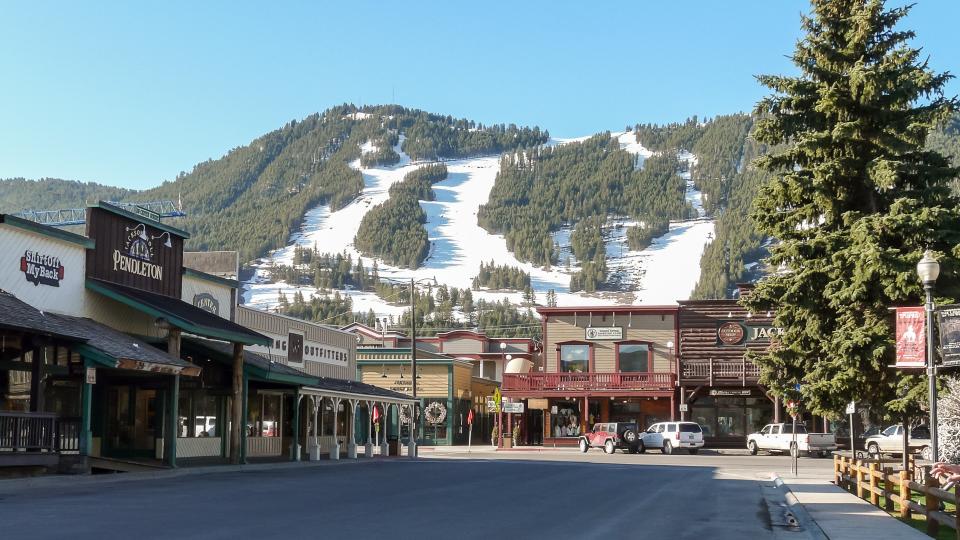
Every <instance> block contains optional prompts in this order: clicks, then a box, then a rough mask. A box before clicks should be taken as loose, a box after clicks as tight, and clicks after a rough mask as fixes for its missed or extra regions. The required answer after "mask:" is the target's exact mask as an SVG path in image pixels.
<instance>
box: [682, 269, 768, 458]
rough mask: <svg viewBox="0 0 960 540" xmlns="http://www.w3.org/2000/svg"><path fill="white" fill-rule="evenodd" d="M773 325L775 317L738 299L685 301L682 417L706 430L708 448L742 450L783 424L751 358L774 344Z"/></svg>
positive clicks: (744, 289) (683, 302) (742, 290)
mask: <svg viewBox="0 0 960 540" xmlns="http://www.w3.org/2000/svg"><path fill="white" fill-rule="evenodd" d="M745 292H748V289H747V288H746V287H742V288H741V294H743V293H745ZM772 321H773V314H772V313H759V314H752V313H749V312H748V311H747V310H746V308H744V307H743V306H741V305H740V304H739V302H738V301H737V300H682V301H680V313H679V333H680V339H679V344H680V346H679V351H678V354H679V357H680V372H679V385H680V388H679V392H680V399H679V403H680V416H681V418H682V419H684V420H692V421H695V422H697V423H698V424H700V425H701V426H702V427H703V430H704V437H705V440H706V442H707V444H712V445H735V446H741V445H743V444H745V441H746V436H747V435H748V434H749V433H751V432H753V431H754V430H759V429H760V428H762V427H763V426H764V425H765V424H767V423H769V422H773V421H779V406H778V403H777V401H776V400H775V399H774V398H773V397H771V396H770V395H769V393H768V392H767V389H765V388H763V387H762V386H760V384H759V376H760V371H759V369H758V367H757V366H756V365H754V364H753V363H752V362H751V361H750V360H749V359H748V358H747V351H754V352H757V353H762V352H763V351H765V350H766V349H767V348H768V347H770V345H771V343H772V342H773V341H774V340H775V338H776V336H777V334H778V330H777V329H776V328H774V327H773V324H772ZM684 409H686V410H684Z"/></svg>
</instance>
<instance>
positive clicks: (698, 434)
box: [637, 422, 703, 454]
mask: <svg viewBox="0 0 960 540" xmlns="http://www.w3.org/2000/svg"><path fill="white" fill-rule="evenodd" d="M702 447H703V429H702V428H701V427H700V424H697V423H696V422H658V423H656V424H653V425H652V426H650V428H649V429H647V431H645V432H644V433H641V434H640V443H639V447H638V448H637V450H638V451H639V452H640V453H643V452H646V451H647V448H659V449H660V451H661V452H662V453H664V454H672V453H673V451H674V450H675V449H677V448H686V449H687V451H689V452H690V453H691V454H696V453H697V452H699V451H700V448H702Z"/></svg>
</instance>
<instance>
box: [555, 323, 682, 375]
mask: <svg viewBox="0 0 960 540" xmlns="http://www.w3.org/2000/svg"><path fill="white" fill-rule="evenodd" d="M604 315H605V316H606V317H605V318H604ZM549 317H550V318H549V319H548V321H547V335H546V339H547V342H546V343H545V344H544V349H543V354H544V356H545V358H546V366H547V369H546V371H547V372H556V371H557V370H558V366H557V347H558V344H559V343H562V342H565V341H582V342H586V339H585V336H586V329H587V327H588V326H590V323H591V318H590V314H589V313H587V312H585V313H578V314H577V315H576V316H574V315H572V314H571V315H550V316H549ZM675 324H676V323H675V316H674V315H672V314H663V315H660V314H647V313H643V314H636V313H635V314H633V315H632V316H630V315H627V314H622V313H618V314H617V315H616V317H613V316H612V315H611V314H610V313H609V312H607V313H600V312H594V314H593V326H619V327H621V328H623V340H622V341H630V340H635V341H647V342H650V343H652V344H653V349H654V357H653V371H657V372H667V371H671V369H672V364H673V359H672V356H671V353H670V350H669V349H668V348H667V343H668V342H671V341H673V342H676V327H675ZM618 341H621V340H616V341H614V340H611V341H591V342H590V343H591V344H592V345H593V361H594V364H593V370H594V371H595V372H597V373H613V372H614V371H615V370H616V343H617V342H618Z"/></svg>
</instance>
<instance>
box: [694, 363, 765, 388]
mask: <svg viewBox="0 0 960 540" xmlns="http://www.w3.org/2000/svg"><path fill="white" fill-rule="evenodd" d="M759 379H760V368H759V367H757V366H756V365H754V364H753V362H748V361H747V360H746V359H741V360H739V361H730V360H712V359H711V360H698V361H690V362H682V364H681V366H680V384H682V385H685V386H686V385H692V384H706V385H710V386H747V385H754V384H757V381H758V380H759Z"/></svg>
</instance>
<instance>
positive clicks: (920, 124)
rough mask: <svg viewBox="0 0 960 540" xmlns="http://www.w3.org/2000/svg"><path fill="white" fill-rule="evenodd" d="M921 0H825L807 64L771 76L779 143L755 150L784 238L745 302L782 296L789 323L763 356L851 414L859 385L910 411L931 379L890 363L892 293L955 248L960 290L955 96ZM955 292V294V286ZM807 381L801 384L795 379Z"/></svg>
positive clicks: (771, 108) (868, 394) (809, 40)
mask: <svg viewBox="0 0 960 540" xmlns="http://www.w3.org/2000/svg"><path fill="white" fill-rule="evenodd" d="M908 11H909V7H906V8H895V9H886V8H885V7H884V5H883V2H882V0H813V2H812V14H811V16H810V17H804V19H803V28H804V30H805V31H806V36H805V37H804V38H803V39H802V40H801V41H800V42H798V44H797V48H796V52H795V53H794V55H793V61H794V63H795V64H796V65H797V66H798V67H799V68H800V71H801V75H800V76H799V77H784V76H770V75H766V76H761V77H759V80H760V82H761V83H763V84H764V85H766V86H768V87H770V88H771V89H773V90H774V92H775V93H774V95H772V96H770V97H767V98H765V99H763V100H762V101H761V102H760V103H759V104H758V105H757V111H756V112H757V114H758V115H760V116H761V118H760V120H759V121H758V122H757V127H756V131H755V135H754V136H755V138H756V139H757V140H758V141H759V142H761V143H766V144H769V145H771V146H774V145H776V146H774V150H773V151H772V152H771V153H770V154H768V155H766V156H763V157H761V158H759V159H758V160H757V162H756V165H757V166H758V167H759V168H760V169H762V170H765V171H767V172H769V173H771V174H772V179H771V180H770V181H769V182H768V183H767V184H765V185H764V186H763V188H762V189H761V190H760V192H759V193H758V195H757V197H756V199H755V201H754V209H753V212H752V217H753V219H754V221H755V222H756V224H757V226H758V229H759V231H760V232H761V233H763V234H765V235H768V236H772V237H775V238H776V239H778V240H779V243H778V244H777V245H775V246H774V247H773V248H772V249H771V252H770V257H769V259H768V261H767V262H768V263H769V264H770V266H771V267H772V268H775V269H778V271H777V272H776V273H775V274H774V275H771V276H769V277H768V278H766V279H764V280H762V281H761V282H760V283H759V284H758V286H757V288H756V290H755V291H754V292H753V294H752V295H750V296H749V297H747V298H746V299H745V304H746V305H747V306H748V307H750V308H751V309H753V310H755V311H766V310H770V309H773V310H776V313H777V315H776V320H775V323H776V325H777V326H780V327H783V329H784V332H785V333H784V335H783V336H782V338H781V342H780V344H779V346H778V347H775V348H773V349H772V350H771V351H770V352H769V354H767V355H765V356H762V357H758V358H757V359H756V360H757V363H758V364H759V365H760V366H761V368H762V374H761V382H762V384H764V385H766V386H767V387H768V388H770V389H771V391H772V392H773V393H774V394H775V395H779V396H781V397H784V398H789V399H797V398H799V399H800V403H801V407H802V408H803V409H804V410H809V411H812V412H814V413H816V414H824V415H827V416H833V417H836V416H837V415H838V413H841V414H842V411H843V406H844V404H845V403H847V402H848V401H850V400H851V399H856V400H858V401H860V402H867V403H869V404H870V405H871V407H873V408H875V410H878V411H882V412H884V413H886V414H887V415H890V414H892V413H898V414H910V413H911V412H915V411H916V406H917V404H918V403H919V402H920V401H922V399H921V398H922V396H924V395H925V390H924V389H923V384H922V381H921V380H919V378H918V377H916V376H908V375H905V374H904V373H901V372H897V371H895V370H893V369H890V368H889V367H887V366H888V365H890V364H891V363H892V356H893V346H894V344H893V330H892V328H891V324H890V323H891V318H890V315H889V311H888V308H889V307H891V306H896V305H904V304H914V305H915V304H918V303H920V297H921V292H922V291H921V285H920V283H919V282H918V278H917V276H916V271H915V265H916V262H917V261H918V260H919V259H920V257H921V255H922V252H923V251H924V250H925V249H930V250H932V251H933V252H934V254H935V255H936V256H937V257H938V258H939V259H940V262H941V265H942V268H943V270H942V273H941V277H940V280H939V281H938V283H937V290H938V292H939V293H940V294H942V295H943V296H944V297H952V298H957V297H958V293H960V290H958V289H960V287H958V273H957V272H958V262H960V261H958V259H960V246H958V243H960V213H958V204H960V201H958V200H957V198H955V197H954V196H952V195H951V194H950V192H949V190H948V182H949V180H950V179H951V178H952V177H954V176H956V174H957V170H956V169H953V168H951V167H950V166H949V164H948V162H947V161H946V159H945V158H944V157H943V156H941V155H940V154H938V153H936V152H933V151H928V150H926V149H925V143H926V138H927V134H928V133H929V131H930V129H931V128H932V127H933V126H934V125H935V124H937V123H938V122H940V121H942V120H944V119H945V118H946V117H947V115H948V114H949V113H950V111H951V110H952V109H955V107H956V105H957V102H956V100H955V99H951V98H945V97H944V96H943V86H944V84H945V83H946V81H947V80H949V78H950V75H948V74H937V73H934V72H932V71H931V70H930V69H929V67H928V66H927V64H926V62H925V61H923V60H921V59H920V52H919V51H918V50H916V49H912V48H910V47H909V45H908V44H907V42H908V40H910V39H912V38H913V32H910V31H904V30H897V29H895V26H896V25H897V23H898V22H899V21H900V20H901V19H903V17H904V16H906V14H907V13H908ZM943 299H944V300H945V299H947V298H943ZM797 383H799V384H801V389H800V391H799V392H796V391H795V390H793V388H794V385H795V384H797Z"/></svg>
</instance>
